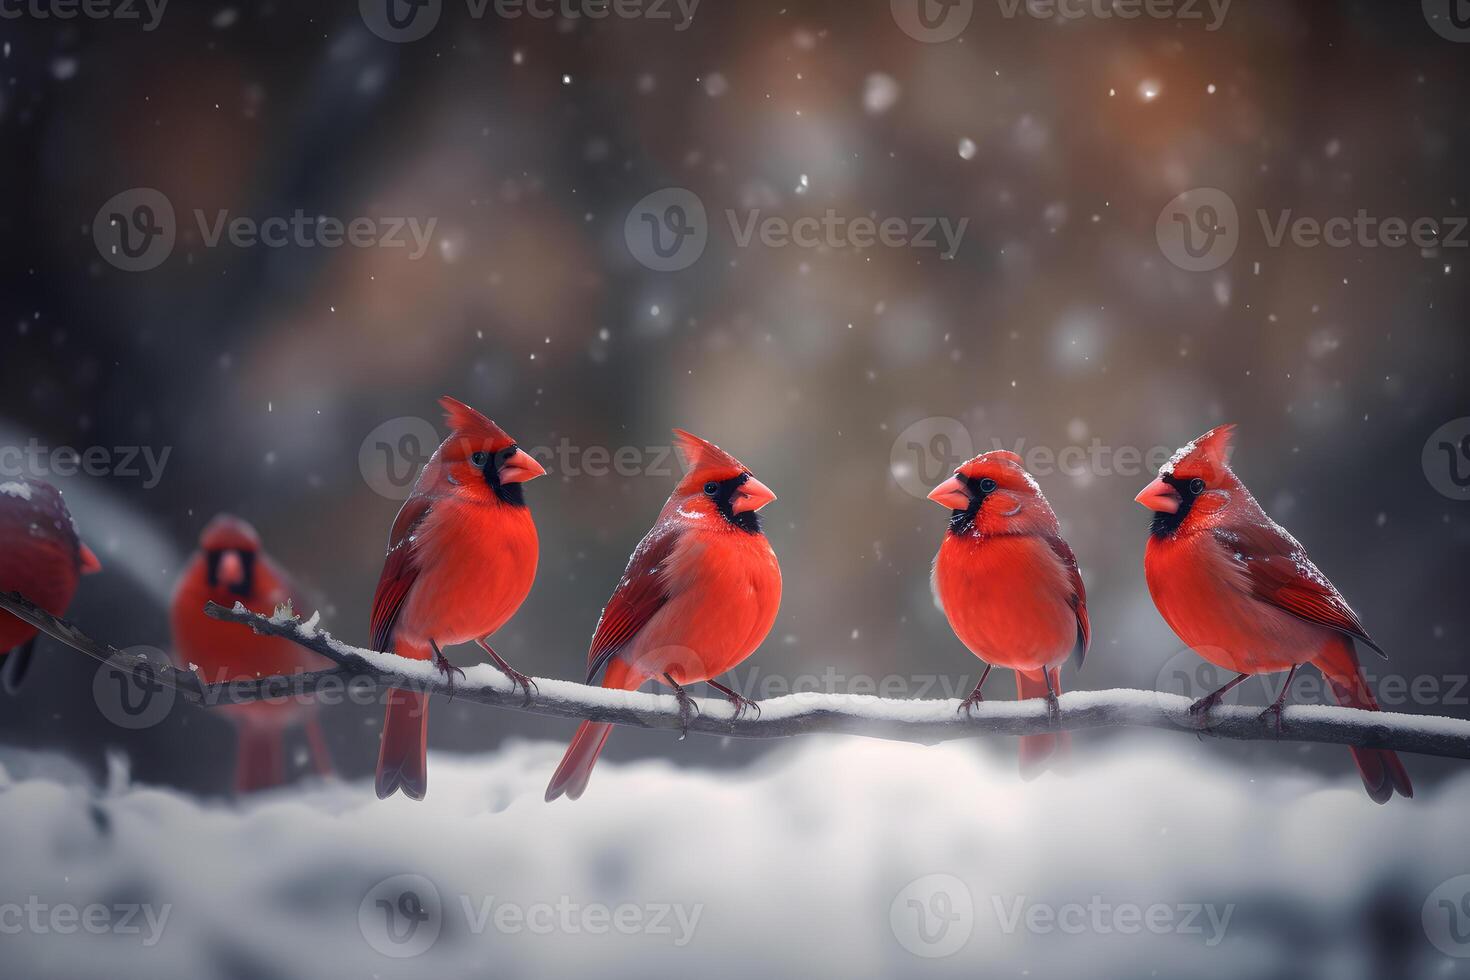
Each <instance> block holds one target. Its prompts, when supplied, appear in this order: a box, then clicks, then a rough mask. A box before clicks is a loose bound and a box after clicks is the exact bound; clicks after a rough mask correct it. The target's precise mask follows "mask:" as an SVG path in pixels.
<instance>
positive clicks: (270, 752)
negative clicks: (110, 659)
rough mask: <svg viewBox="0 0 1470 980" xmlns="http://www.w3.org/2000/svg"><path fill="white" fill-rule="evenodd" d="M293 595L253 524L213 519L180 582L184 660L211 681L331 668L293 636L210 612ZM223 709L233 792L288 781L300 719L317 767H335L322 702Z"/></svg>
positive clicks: (266, 607) (267, 607)
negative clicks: (232, 742) (211, 606)
mask: <svg viewBox="0 0 1470 980" xmlns="http://www.w3.org/2000/svg"><path fill="white" fill-rule="evenodd" d="M293 596H294V597H295V598H296V599H297V600H299V599H300V598H301V595H300V593H299V592H298V591H296V590H295V588H294V587H293V586H292V584H291V582H290V580H289V579H288V577H287V576H286V573H285V572H283V571H282V570H281V569H280V568H279V567H277V566H276V564H275V563H274V562H273V561H271V560H270V558H268V557H266V555H265V553H264V552H263V551H261V547H260V535H259V534H257V533H256V532H255V528H253V527H251V526H250V525H249V524H248V523H246V522H245V521H242V520H241V519H240V518H238V517H234V516H232V515H230V514H220V515H219V516H217V517H215V518H214V520H212V521H210V522H209V523H208V524H206V525H205V527H204V530H203V532H202V533H201V534H200V535H199V550H198V551H197V552H195V553H194V556H193V557H192V558H191V559H190V560H189V564H188V565H187V566H185V568H184V573H183V574H182V575H181V576H180V577H179V581H178V584H177V585H176V586H175V587H174V600H173V609H172V612H171V619H172V623H173V635H174V657H175V659H176V660H177V661H178V663H179V666H181V667H184V666H189V667H192V668H193V669H194V670H196V671H198V672H199V674H200V676H201V677H203V679H204V680H205V681H207V682H208V683H210V684H221V683H224V682H226V681H233V680H244V679H248V678H252V677H258V676H260V677H269V676H272V675H277V674H298V673H302V672H304V671H309V670H319V669H321V668H323V667H330V666H331V664H330V663H328V662H327V661H326V659H325V658H323V657H319V656H317V655H316V654H314V653H312V652H311V651H309V650H304V649H302V648H301V647H300V646H298V645H296V644H295V643H292V642H291V641H290V640H286V639H283V638H281V637H278V636H258V635H256V634H255V633H253V632H251V631H250V630H248V629H245V628H244V627H242V626H237V625H235V624H234V623H222V622H220V621H219V620H217V619H211V618H210V617H209V616H206V615H205V614H204V606H205V603H208V602H216V603H218V604H219V605H221V606H233V605H234V604H235V603H237V602H240V603H244V605H245V607H246V608H247V609H249V610H251V611H252V612H258V613H264V614H266V615H267V616H269V615H271V614H272V613H274V612H275V610H276V606H278V605H280V604H281V603H283V602H285V601H287V600H288V599H290V598H292V597H293ZM220 710H221V711H223V712H225V713H226V716H227V717H228V718H229V719H230V720H231V721H232V722H234V724H235V730H236V738H237V742H236V748H235V792H237V793H251V792H254V791H256V790H262V789H270V788H272V787H274V786H281V785H283V784H284V783H285V782H286V781H287V777H286V743H285V732H286V729H287V728H290V727H291V726H292V725H296V724H300V723H302V722H304V723H305V725H306V735H307V742H308V744H309V745H310V747H311V754H312V762H313V765H314V766H315V768H316V770H317V772H318V773H320V774H321V775H324V776H325V775H329V774H330V773H331V772H332V761H331V757H330V755H329V754H328V752H327V743H326V739H325V738H324V737H323V735H322V730H321V724H320V722H319V721H318V720H317V717H316V708H315V706H314V705H312V704H310V703H309V702H306V701H303V700H301V699H299V698H291V699H286V700H284V701H279V702H276V701H272V702H266V701H260V702H256V703H254V704H238V705H227V706H224V707H222V708H220Z"/></svg>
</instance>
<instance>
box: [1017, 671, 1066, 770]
mask: <svg viewBox="0 0 1470 980" xmlns="http://www.w3.org/2000/svg"><path fill="white" fill-rule="evenodd" d="M1051 680H1052V689H1053V690H1054V691H1056V693H1058V694H1061V693H1062V671H1061V668H1059V667H1053V668H1052V669H1051ZM1016 696H1017V697H1018V698H1020V699H1021V700H1023V701H1024V700H1025V699H1027V698H1042V699H1045V698H1046V676H1045V675H1044V674H1043V673H1042V672H1041V671H1039V670H1038V671H1034V672H1032V673H1024V672H1022V671H1019V670H1018V671H1016ZM1071 744H1072V736H1071V734H1070V733H1069V732H1057V733H1056V734H1055V735H1022V736H1021V778H1022V779H1035V778H1036V777H1037V776H1039V775H1041V774H1042V773H1043V772H1045V771H1046V770H1047V769H1049V768H1051V767H1050V766H1049V765H1048V764H1047V763H1048V762H1050V761H1051V760H1052V757H1053V756H1055V757H1056V758H1057V761H1060V760H1061V759H1062V757H1064V756H1065V755H1066V752H1067V749H1068V748H1069V747H1070V746H1071Z"/></svg>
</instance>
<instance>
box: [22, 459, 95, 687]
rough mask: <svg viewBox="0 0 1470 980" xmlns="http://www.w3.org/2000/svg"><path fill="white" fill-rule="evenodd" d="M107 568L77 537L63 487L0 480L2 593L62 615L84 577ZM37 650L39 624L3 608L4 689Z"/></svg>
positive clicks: (25, 668)
mask: <svg viewBox="0 0 1470 980" xmlns="http://www.w3.org/2000/svg"><path fill="white" fill-rule="evenodd" d="M101 570H102V563H101V562H100V561H98V560H97V556H96V555H94V554H93V553H92V549H91V548H88V547H87V546H86V545H84V544H82V542H81V540H80V539H79V538H78V537H77V529H76V526H75V525H74V524H73V523H72V519H71V512H70V511H68V510H67V509H66V502H65V501H64V500H62V499H61V491H60V490H57V489H56V488H55V487H53V486H52V485H51V484H49V483H42V482H41V481H40V480H29V479H23V480H11V481H5V482H0V592H19V593H20V594H21V595H23V596H25V597H26V598H27V599H29V600H30V601H31V602H34V603H35V604H36V605H38V606H40V607H41V608H42V609H44V610H46V611H47V612H49V613H50V614H51V615H53V616H61V615H63V614H65V613H66V608H67V606H70V605H71V600H72V596H74V595H75V594H76V591H77V581H78V579H80V578H81V576H83V575H90V574H92V573H93V572H100V571H101ZM35 648H36V628H35V627H34V626H32V625H30V624H29V623H25V622H22V621H21V620H19V619H16V618H15V617H14V616H12V615H10V613H7V612H0V687H3V688H4V690H5V692H6V693H7V694H14V693H15V692H16V690H17V689H18V688H19V687H20V683H21V681H22V680H24V679H25V675H26V671H27V669H28V668H29V667H30V664H31V654H32V652H33V651H34V650H35ZM7 651H9V652H8V653H7Z"/></svg>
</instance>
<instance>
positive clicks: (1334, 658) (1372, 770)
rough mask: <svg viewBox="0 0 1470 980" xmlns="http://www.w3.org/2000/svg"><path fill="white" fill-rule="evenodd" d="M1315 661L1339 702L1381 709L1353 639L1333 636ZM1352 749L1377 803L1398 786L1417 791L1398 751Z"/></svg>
mask: <svg viewBox="0 0 1470 980" xmlns="http://www.w3.org/2000/svg"><path fill="white" fill-rule="evenodd" d="M1312 663H1313V664H1315V665H1316V666H1317V669H1318V670H1320V671H1322V676H1324V677H1326V678H1327V684H1328V686H1329V687H1331V688H1332V696H1333V697H1334V698H1335V699H1336V700H1337V703H1338V704H1340V705H1342V706H1343V707H1345V708H1363V709H1365V710H1367V711H1377V710H1378V702H1377V701H1376V700H1374V698H1373V692H1372V691H1370V690H1369V689H1368V681H1367V679H1366V678H1364V677H1363V668H1362V666H1360V665H1359V663H1358V654H1357V650H1356V649H1354V647H1353V643H1352V641H1351V640H1348V639H1342V640H1333V641H1332V642H1331V643H1329V644H1328V646H1327V649H1326V650H1325V651H1323V653H1322V654H1321V656H1319V657H1318V658H1317V659H1316V660H1313V661H1312ZM1351 749H1352V753H1353V761H1354V762H1356V763H1357V764H1358V772H1359V773H1360V774H1361V775H1362V777H1363V786H1364V787H1366V788H1367V790H1368V795H1369V796H1370V797H1372V798H1373V802H1374V803H1387V802H1388V801H1389V800H1390V799H1391V798H1392V797H1393V793H1394V790H1398V791H1399V792H1400V793H1401V794H1403V795H1404V796H1410V797H1411V796H1413V795H1414V784H1413V783H1411V782H1409V773H1408V770H1406V769H1405V768H1404V764H1403V763H1402V762H1400V761H1399V757H1398V755H1397V753H1394V752H1391V751H1389V750H1388V749H1360V748H1358V747H1357V746H1356V745H1354V746H1351Z"/></svg>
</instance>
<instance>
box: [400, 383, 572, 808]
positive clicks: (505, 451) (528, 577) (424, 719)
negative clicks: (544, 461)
mask: <svg viewBox="0 0 1470 980" xmlns="http://www.w3.org/2000/svg"><path fill="white" fill-rule="evenodd" d="M439 404H440V405H441V406H442V407H443V408H444V412H445V421H446V422H447V424H448V425H449V427H450V430H451V431H450V434H449V436H448V438H446V439H445V440H444V442H443V443H441V444H440V446H439V448H438V449H436V450H435V451H434V455H433V456H432V457H430V459H429V461H428V462H427V463H426V464H424V469H423V472H422V473H420V474H419V477H418V481H417V482H416V483H415V484H414V489H413V493H412V494H411V495H410V496H409V498H408V500H407V501H406V502H405V503H404V505H403V508H402V509H401V510H400V511H399V512H398V517H397V519H395V520H394V522H393V530H392V532H391V534H390V536H389V539H388V553H387V556H386V558H385V559H384V562H383V573H382V575H381V577H380V578H379V580H378V589H377V593H376V594H375V595H374V597H373V612H372V624H371V629H372V644H373V648H374V649H376V650H384V651H391V652H393V653H397V654H398V655H399V656H403V657H411V658H413V659H416V660H428V659H431V658H433V659H434V660H435V661H436V663H439V665H440V667H441V669H443V670H445V671H449V670H452V669H453V668H452V667H451V666H450V665H449V663H448V661H447V660H443V659H442V658H440V657H439V656H438V654H437V653H436V651H435V647H436V646H437V647H438V648H440V649H442V648H443V647H446V646H452V645H454V644H457V643H467V642H470V641H472V640H473V641H477V642H480V643H481V645H482V646H484V648H485V650H486V651H487V652H488V653H489V654H490V655H491V656H492V657H493V658H494V659H495V660H496V663H497V664H498V665H500V666H501V668H502V669H504V670H506V671H507V673H508V674H509V675H510V676H511V677H512V679H513V680H515V681H516V682H517V683H521V684H525V685H527V686H529V683H530V682H529V680H528V679H526V678H525V677H524V676H523V675H521V674H519V673H517V672H514V671H512V670H510V668H509V665H507V664H505V663H504V661H502V660H500V659H499V657H497V656H496V655H495V652H494V651H493V650H491V649H490V648H489V646H488V645H487V644H485V642H484V641H485V638H486V637H488V636H490V635H491V634H492V633H494V632H495V631H496V630H498V629H500V627H501V626H503V625H505V623H506V622H507V621H508V620H509V619H510V618H511V616H513V615H514V614H515V611H516V610H517V609H519V608H520V605H521V603H522V602H523V601H524V600H525V598H526V595H527V594H528V593H529V592H530V591H531V584H532V582H534V581H535V578H536V562H537V558H538V555H539V546H538V543H537V538H536V525H535V523H534V522H533V521H532V520H531V512H530V510H529V509H528V508H527V507H526V505H525V501H524V499H523V497H522V494H521V489H520V485H521V484H522V483H524V482H526V481H527V480H532V479H535V478H536V477H538V476H541V475H543V474H544V473H545V472H546V471H545V470H544V469H543V468H542V467H541V466H540V465H539V464H538V463H537V462H536V461H535V460H534V459H532V458H531V456H530V454H528V453H527V452H525V451H524V450H522V449H520V448H519V447H517V446H516V444H515V441H514V440H513V439H512V438H511V437H510V436H509V435H508V434H507V433H506V432H505V430H504V429H502V428H500V426H498V425H496V424H495V423H494V422H492V421H490V420H489V419H488V418H486V417H485V416H483V415H481V414H480V413H479V412H477V411H475V410H474V409H473V408H470V407H469V406H468V405H465V404H463V403H462V402H459V401H456V400H455V399H453V398H450V397H448V396H445V397H444V398H442V399H440V402H439ZM428 707H429V699H428V695H426V694H419V693H416V692H412V691H399V690H395V691H392V692H390V693H389V697H388V706H387V710H386V712H385V714H384V719H383V737H382V741H381V743H380V746H379V752H378V771H377V793H378V796H379V797H380V798H386V797H388V796H391V795H392V794H393V793H394V792H395V791H396V790H398V789H402V790H403V792H404V794H405V795H407V796H409V797H411V798H412V799H416V800H418V799H423V796H424V793H425V792H426V791H427V788H428V772H427V765H426V758H425V753H426V749H427V744H426V739H427V733H428Z"/></svg>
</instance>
